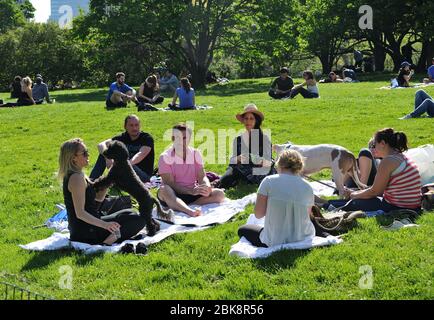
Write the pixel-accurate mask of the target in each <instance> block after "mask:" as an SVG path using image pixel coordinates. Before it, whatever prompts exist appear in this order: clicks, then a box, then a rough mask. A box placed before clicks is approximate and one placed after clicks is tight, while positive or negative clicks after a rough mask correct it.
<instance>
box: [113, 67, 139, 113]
mask: <svg viewBox="0 0 434 320" xmlns="http://www.w3.org/2000/svg"><path fill="white" fill-rule="evenodd" d="M131 101H133V102H134V103H136V104H137V99H136V91H135V90H134V89H133V88H131V87H130V86H129V85H127V84H126V83H125V73H123V72H118V73H116V81H115V82H113V83H112V84H111V85H110V90H109V93H108V95H107V100H106V106H107V108H108V109H112V108H124V107H126V106H127V104H128V103H130V102H131Z"/></svg>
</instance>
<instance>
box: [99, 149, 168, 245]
mask: <svg viewBox="0 0 434 320" xmlns="http://www.w3.org/2000/svg"><path fill="white" fill-rule="evenodd" d="M103 156H104V157H106V158H107V159H111V160H113V166H112V168H111V169H110V171H109V173H108V175H107V176H105V177H101V178H98V179H97V180H95V182H94V183H93V187H94V189H95V190H96V191H98V190H101V189H105V188H108V187H111V186H112V185H116V186H117V187H119V188H120V189H121V190H123V191H126V192H128V193H129V194H130V195H131V196H132V197H133V198H135V199H136V200H137V202H138V203H139V212H140V215H141V216H142V217H144V218H145V220H146V229H147V231H148V236H153V235H155V233H157V232H158V231H159V230H160V224H159V223H158V222H157V221H156V220H155V219H153V218H152V208H153V207H154V203H155V204H156V205H157V212H158V216H159V217H161V218H162V219H163V220H168V221H172V220H173V211H172V210H168V211H164V210H163V209H162V208H161V204H160V202H159V201H158V200H157V199H155V198H154V197H152V196H151V195H150V193H149V191H148V190H147V189H146V188H145V185H144V184H143V182H142V181H140V179H139V177H138V176H137V174H136V173H135V171H134V169H133V167H132V166H131V164H130V162H129V161H128V156H129V154H128V149H127V147H126V146H125V144H123V143H122V142H120V141H110V142H108V143H107V148H106V149H105V150H104V152H103Z"/></svg>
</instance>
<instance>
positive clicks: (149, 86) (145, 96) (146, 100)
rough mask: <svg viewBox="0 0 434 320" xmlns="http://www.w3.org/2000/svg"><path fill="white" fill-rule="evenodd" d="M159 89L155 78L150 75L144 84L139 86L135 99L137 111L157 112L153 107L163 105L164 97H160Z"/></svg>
mask: <svg viewBox="0 0 434 320" xmlns="http://www.w3.org/2000/svg"><path fill="white" fill-rule="evenodd" d="M159 92H160V87H159V85H158V81H157V76H156V75H151V76H149V77H147V78H146V80H145V82H143V83H142V84H141V85H140V88H139V94H138V95H137V99H138V101H139V105H140V106H139V110H152V111H155V110H157V109H156V108H155V107H154V105H156V104H160V103H163V101H164V97H162V96H160V93H159Z"/></svg>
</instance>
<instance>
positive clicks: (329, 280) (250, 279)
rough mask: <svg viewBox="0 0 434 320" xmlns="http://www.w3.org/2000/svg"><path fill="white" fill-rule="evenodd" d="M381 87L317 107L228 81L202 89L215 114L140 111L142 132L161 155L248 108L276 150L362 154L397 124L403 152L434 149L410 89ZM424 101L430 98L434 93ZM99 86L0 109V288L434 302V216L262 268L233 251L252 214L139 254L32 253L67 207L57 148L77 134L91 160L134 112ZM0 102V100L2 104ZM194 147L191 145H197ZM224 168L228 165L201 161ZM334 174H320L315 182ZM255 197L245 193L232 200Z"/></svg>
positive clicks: (86, 295) (324, 88)
mask: <svg viewBox="0 0 434 320" xmlns="http://www.w3.org/2000/svg"><path fill="white" fill-rule="evenodd" d="M384 83H385V82H382V81H379V82H370V83H367V82H366V83H360V84H351V85H350V84H341V85H334V84H326V85H320V93H321V99H319V100H303V99H301V98H297V99H295V100H293V101H289V100H286V101H272V100H270V99H269V98H268V96H267V95H266V94H265V93H264V92H266V90H267V87H268V84H269V79H262V80H240V81H233V82H231V83H230V84H229V85H226V86H224V87H214V88H212V89H211V90H208V91H207V92H206V93H204V92H199V93H198V98H197V103H199V104H207V105H211V106H213V107H214V109H213V110H210V111H198V112H185V113H174V112H167V113H163V112H156V113H150V112H147V113H141V114H140V118H141V119H142V123H143V129H144V130H145V131H147V132H150V133H151V134H152V135H153V136H154V138H155V140H156V154H157V155H158V154H159V153H160V152H161V151H163V149H164V148H165V147H166V146H167V142H164V141H163V139H162V137H163V132H164V131H165V130H167V129H168V128H170V127H171V126H172V125H173V124H174V123H176V122H178V121H185V120H189V121H195V128H196V129H200V128H209V129H211V130H213V131H214V132H217V130H218V129H219V128H222V129H226V128H235V129H237V130H238V129H240V128H241V126H240V124H239V123H237V121H236V120H235V117H234V115H235V114H236V113H237V112H238V111H240V110H242V107H243V106H244V105H245V104H246V103H249V102H254V103H256V104H257V105H258V107H259V108H260V109H261V110H262V111H263V112H264V113H265V117H266V121H265V122H264V128H270V129H272V139H273V142H275V143H280V142H285V141H287V140H291V141H292V142H294V143H297V144H317V143H336V144H340V145H343V146H345V147H347V148H349V149H350V150H351V151H353V152H355V153H357V152H358V150H359V149H360V148H361V147H364V146H365V145H366V144H367V141H368V139H369V137H370V136H371V135H372V134H373V132H375V130H377V129H379V128H382V127H388V126H392V127H394V128H395V129H398V130H403V131H405V132H406V133H407V134H408V137H409V140H410V146H411V147H415V146H418V145H422V144H426V143H433V138H432V137H433V134H434V130H433V129H432V128H433V122H432V119H426V118H425V119H415V120H411V121H399V120H397V118H398V117H400V116H402V115H404V114H406V113H407V112H409V110H411V108H412V105H413V101H414V92H415V90H414V89H407V90H393V91H392V90H378V89H377V88H379V87H381V86H383V85H384ZM427 91H428V93H430V94H431V95H434V88H432V87H431V88H429V89H428V90H427ZM104 95H105V90H99V89H96V90H77V91H66V92H55V93H54V94H53V96H54V97H55V98H56V99H57V103H56V104H55V105H43V106H35V107H27V108H17V109H13V110H0V125H1V128H0V142H1V143H0V163H1V167H2V175H1V178H0V230H1V231H0V232H1V236H0V266H1V267H0V274H3V277H0V280H1V279H2V278H3V279H5V278H6V280H8V281H10V282H13V283H16V284H20V285H22V286H24V287H27V288H29V289H31V290H34V291H37V292H39V293H42V294H45V295H49V296H53V297H55V298H58V299H64V298H69V299H71V298H73V299H131V298H139V299H211V298H213V299H263V298H265V299H318V298H324V299H333V298H336V299H346V298H349V299H378V298H379V299H403V298H409V299H413V298H422V299H432V298H433V297H434V294H433V291H432V287H433V280H432V279H433V276H434V268H433V265H434V263H433V249H432V248H433V245H432V234H433V232H434V216H433V215H425V216H424V217H422V218H421V219H420V220H419V223H420V224H421V227H420V228H418V229H411V230H400V231H399V232H395V233H388V232H384V231H381V230H380V228H379V227H378V224H377V222H376V220H366V221H362V223H361V227H360V228H358V229H357V230H354V231H353V232H351V233H350V234H349V235H348V237H347V238H346V241H345V242H344V243H343V244H342V245H339V246H335V247H330V248H322V249H314V250H311V251H290V252H288V251H286V252H280V253H277V254H275V255H273V256H272V257H270V258H268V259H265V260H258V261H251V260H242V259H239V258H236V257H230V256H229V255H228V251H229V248H230V246H231V244H233V243H235V242H237V241H238V238H237V232H236V231H237V228H238V227H239V226H240V225H241V224H242V223H243V222H244V221H245V219H246V218H247V216H248V215H249V214H250V213H251V212H252V206H250V207H248V208H247V210H246V211H245V212H244V213H242V214H240V215H238V216H237V217H236V219H235V221H234V222H231V223H227V224H225V225H223V226H218V227H215V228H212V229H209V230H207V231H203V232H197V233H193V234H184V235H176V236H172V237H170V238H168V239H166V240H165V241H163V242H162V243H160V244H157V245H154V246H152V247H151V248H150V254H149V255H148V256H146V257H136V256H121V255H94V256H84V255H81V254H79V253H76V252H72V251H63V252H54V253H46V252H44V253H30V252H26V251H23V250H21V249H20V248H19V247H18V244H23V243H28V242H31V241H34V240H38V239H42V238H45V237H47V236H49V235H50V234H51V232H52V231H50V230H47V229H36V230H32V228H31V226H34V225H38V224H41V223H43V221H44V220H45V219H47V218H48V217H50V216H51V215H52V214H53V212H54V210H55V208H54V204H56V203H58V202H62V194H61V189H60V185H59V183H58V182H57V181H56V180H55V171H56V170H57V156H58V150H59V146H60V144H61V143H62V142H63V141H64V140H67V139H70V138H72V137H76V136H79V137H82V138H83V139H84V140H85V141H86V143H87V144H88V146H89V147H90V150H91V162H92V163H93V162H94V161H95V160H96V153H97V150H96V144H97V143H98V142H99V141H102V140H104V139H106V138H107V137H110V136H112V135H113V134H115V133H117V132H120V131H121V130H122V121H123V119H124V117H125V116H126V115H127V114H128V113H132V112H135V108H133V107H130V108H128V109H119V110H115V111H110V112H107V111H105V110H104V108H103V105H104V104H103V102H102V101H104ZM6 97H7V96H6V95H5V94H0V98H3V99H5V98H6ZM199 144H201V142H200V141H199V142H197V143H196V145H199ZM207 169H209V170H212V171H216V172H220V173H221V172H223V170H224V169H225V165H207ZM322 176H324V177H327V176H329V172H328V171H324V173H322V174H321V175H317V177H322ZM254 191H255V189H254V188H252V187H249V186H242V187H241V188H240V189H238V190H231V191H230V192H229V196H230V197H231V198H238V197H241V196H243V195H245V194H248V193H250V192H254ZM63 265H70V266H72V268H73V272H74V274H73V275H74V281H73V286H74V289H73V290H71V291H68V290H61V289H59V286H58V281H59V277H60V274H59V272H58V269H59V267H60V266H63ZM362 265H370V266H371V267H372V269H373V271H374V287H373V289H371V290H362V289H360V288H359V286H358V283H359V279H360V277H361V274H359V267H360V266H362Z"/></svg>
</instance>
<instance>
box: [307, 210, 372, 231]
mask: <svg viewBox="0 0 434 320" xmlns="http://www.w3.org/2000/svg"><path fill="white" fill-rule="evenodd" d="M365 217H366V214H365V213H364V212H363V211H349V212H345V213H343V214H341V215H339V216H334V217H331V218H326V217H324V216H323V215H322V213H321V210H320V208H319V207H317V206H313V207H312V210H311V213H310V220H311V221H312V223H313V224H314V225H315V229H319V230H321V231H323V232H327V233H329V234H331V235H333V236H337V235H340V234H343V233H347V232H348V231H350V230H351V229H353V228H355V227H356V226H357V218H365Z"/></svg>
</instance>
